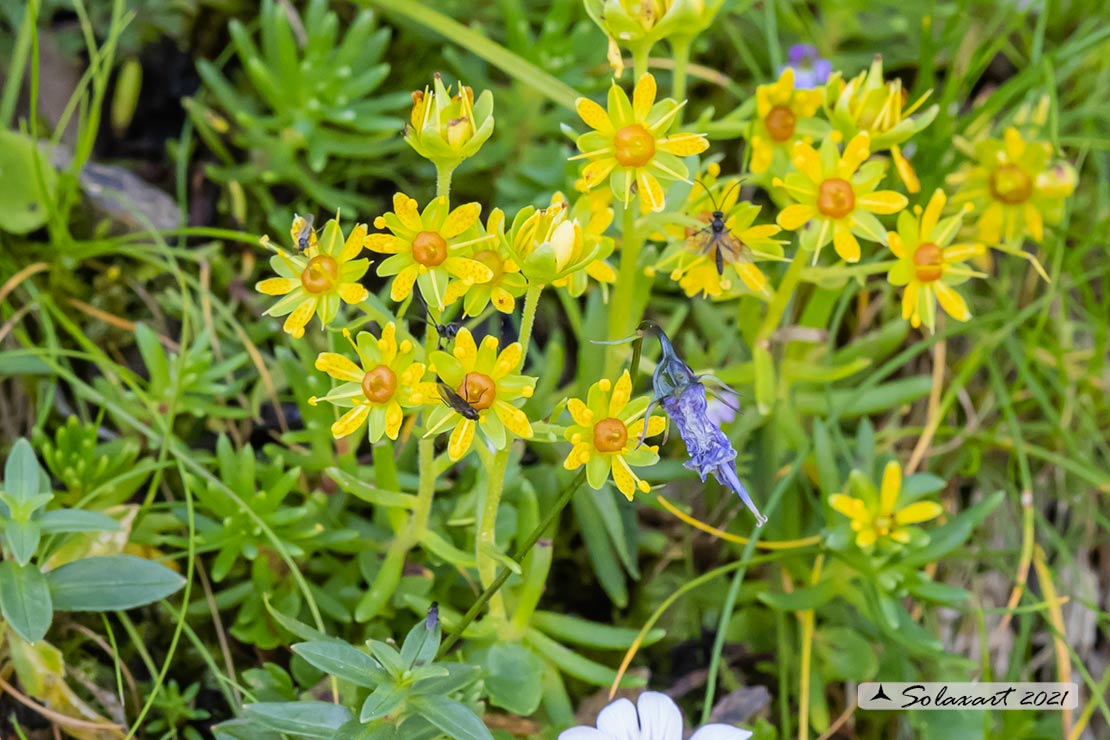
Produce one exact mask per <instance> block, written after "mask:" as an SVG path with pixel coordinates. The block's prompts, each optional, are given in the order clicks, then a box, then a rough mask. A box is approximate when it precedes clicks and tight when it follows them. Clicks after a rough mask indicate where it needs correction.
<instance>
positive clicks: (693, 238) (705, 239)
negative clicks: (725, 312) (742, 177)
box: [686, 181, 752, 275]
mask: <svg viewBox="0 0 1110 740" xmlns="http://www.w3.org/2000/svg"><path fill="white" fill-rule="evenodd" d="M739 184H740V183H739V182H736V183H733V186H732V187H735V186H738V185H739ZM698 185H701V186H702V187H703V188H705V192H706V193H707V194H708V195H709V198H710V200H711V201H712V202H713V211H712V212H711V213H710V214H709V222H708V224H707V225H706V226H703V227H702V228H700V229H697V230H696V231H694V232H693V233H691V234H690V235H689V236H687V237H686V246H687V247H688V248H689V249H690V250H691V251H693V252H696V253H697V254H712V255H713V261H714V263H715V264H716V266H717V274H718V275H724V274H725V263H726V262H727V263H729V264H732V263H734V262H751V261H752V252H751V249H749V248H748V245H746V244H744V242H742V241H741V240H740V237H738V236H736V235H735V234H733V233H732V232H731V231H729V228H728V225H727V224H726V223H725V214H724V211H722V210H721V208H720V206H718V205H717V199H716V198H714V197H713V191H711V190H710V189H709V188H707V187H705V185H702V183H701V182H700V181H699V182H698ZM732 187H730V188H729V189H728V190H726V191H725V193H724V198H722V199H727V198H728V194H729V192H730V191H731V190H732Z"/></svg>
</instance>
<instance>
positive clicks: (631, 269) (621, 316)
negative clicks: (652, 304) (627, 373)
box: [605, 201, 646, 377]
mask: <svg viewBox="0 0 1110 740" xmlns="http://www.w3.org/2000/svg"><path fill="white" fill-rule="evenodd" d="M643 246H644V240H643V235H642V234H639V233H638V232H637V230H636V202H635V201H633V202H631V203H629V204H628V205H627V206H625V209H624V213H623V215H622V216H621V256H620V267H619V268H618V270H617V284H616V286H614V288H613V302H612V303H611V304H610V305H609V339H611V340H612V339H621V338H622V337H626V336H628V335H629V334H631V333H632V330H633V329H634V328H635V327H636V326H637V325H639V323H640V318H641V316H642V315H643V308H642V307H641V308H640V311H639V312H637V311H636V300H635V298H636V283H637V278H638V277H641V276H639V275H637V272H638V268H639V264H640V250H641V249H642V248H643ZM642 282H646V281H642ZM621 352H622V349H621V347H620V346H619V345H612V344H611V345H609V347H608V351H607V352H606V355H605V375H606V377H609V376H611V375H613V374H614V373H616V371H617V368H618V367H620V358H621Z"/></svg>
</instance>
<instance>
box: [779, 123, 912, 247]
mask: <svg viewBox="0 0 1110 740" xmlns="http://www.w3.org/2000/svg"><path fill="white" fill-rule="evenodd" d="M870 155H871V152H870V150H869V149H868V135H867V134H866V133H861V134H858V135H856V137H855V138H853V139H852V140H851V141H849V142H848V144H847V146H845V147H844V153H843V154H838V152H837V148H836V144H835V143H834V142H833V140H832V138H831V137H830V138H827V139H825V140H824V141H823V142H822V144H821V152H820V153H818V152H817V150H815V149H814V148H813V147H812V146H810V145H809V144H807V143H805V142H802V141H799V142H797V143H795V144H794V157H793V164H794V168H795V170H796V171H795V172H791V173H790V174H789V175H787V176H786V179H785V180H780V179H778V178H775V181H774V185H775V187H779V188H782V189H783V190H785V191H786V192H787V193H788V194H789V195H790V197H792V198H793V199H794V200H795V201H797V203H795V204H793V205H789V206H787V207H786V208H784V209H782V211H780V212H779V215H778V219H777V221H778V225H779V226H781V227H782V228H784V229H787V230H788V231H797V230H798V229H800V228H802V227H803V226H806V225H807V224H811V226H810V229H809V230H808V231H807V235H806V236H804V237H803V239H802V244H803V245H804V246H805V247H807V248H809V249H812V250H814V254H813V259H814V262H816V261H817V257H818V255H819V254H820V251H821V248H822V247H824V246H825V245H826V244H828V243H829V242H830V241H832V243H833V247H834V248H835V249H836V253H837V254H838V255H840V257H841V258H843V259H844V260H846V261H848V262H858V261H859V258H860V246H859V241H858V240H857V239H856V236H857V235H858V236H862V237H863V238H864V239H867V240H869V241H873V242H879V243H885V242H886V230H885V229H884V228H883V225H882V224H881V223H880V222H879V219H878V218H876V217H875V214H876V213H878V214H890V213H897V212H898V211H901V210H902V209H903V208H905V207H906V204H907V203H908V202H909V201H908V200H906V196H904V195H902V194H901V193H896V192H894V191H893V190H879V191H876V190H875V187H876V186H877V185H878V184H879V181H880V180H882V178H883V174H884V163H883V162H881V161H878V160H873V161H871V162H867V163H866V164H864V162H865V160H867V158H868V157H869V156H870ZM861 165H862V166H861Z"/></svg>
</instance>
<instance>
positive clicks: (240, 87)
mask: <svg viewBox="0 0 1110 740" xmlns="http://www.w3.org/2000/svg"><path fill="white" fill-rule="evenodd" d="M228 31H229V33H230V35H231V43H232V47H233V48H234V50H235V54H236V57H237V61H238V65H239V70H240V74H239V75H238V76H235V82H234V83H233V82H232V81H230V80H229V79H228V77H227V76H225V75H224V73H223V72H221V70H220V69H219V68H218V67H217V65H215V64H213V63H211V62H209V61H206V60H200V61H198V63H197V70H198V72H199V73H200V76H201V79H202V81H203V83H204V90H205V91H206V93H207V96H206V97H205V98H204V102H201V101H199V100H186V101H185V106H186V108H187V110H188V111H189V114H190V116H191V118H192V120H193V122H194V123H195V124H196V126H197V130H198V132H199V133H200V134H201V136H202V137H203V138H204V140H205V143H206V144H207V145H208V147H209V148H210V149H211V150H212V153H213V154H214V155H215V156H216V157H218V158H219V160H220V164H219V165H215V166H211V167H210V168H209V170H208V173H209V175H210V176H211V177H212V178H213V179H214V180H216V181H217V182H219V183H221V184H223V185H225V186H227V187H228V188H229V193H230V195H231V200H232V204H231V205H232V212H233V215H235V216H236V217H237V218H239V220H244V215H245V211H246V206H245V203H244V202H243V201H242V194H243V191H244V190H246V191H249V193H250V194H251V195H252V196H253V197H254V198H255V199H256V200H257V201H258V202H259V203H260V204H261V205H262V207H263V209H264V212H266V213H273V212H274V211H275V210H276V208H275V204H274V200H273V197H272V196H271V195H270V192H269V191H270V189H271V188H272V187H273V186H274V185H277V184H287V185H291V186H294V187H295V188H296V189H297V190H298V191H299V192H303V193H304V195H305V196H307V197H308V198H309V199H310V200H312V201H315V202H316V203H317V204H319V206H320V207H322V208H324V209H327V210H329V211H330V210H332V209H335V208H336V207H342V208H344V209H346V208H352V209H353V210H356V211H364V212H365V211H368V210H370V203H369V201H367V200H366V199H365V198H362V197H360V196H357V195H356V194H354V193H353V192H347V191H345V190H343V189H341V188H339V187H337V185H338V184H339V183H340V182H348V181H350V180H351V179H352V176H355V175H377V176H388V174H389V171H390V168H389V166H388V165H386V164H383V157H384V156H385V155H387V154H389V153H391V152H393V151H396V150H397V149H399V148H400V147H402V146H403V145H404V143H403V142H402V141H401V138H400V137H399V136H397V135H396V134H397V132H398V131H400V129H401V126H402V124H403V120H402V119H401V118H400V117H398V116H397V115H394V114H395V112H397V111H399V110H400V109H402V108H406V107H407V106H409V105H410V104H411V102H412V101H411V97H410V95H409V94H408V93H386V94H379V95H375V91H377V89H378V88H379V87H380V86H381V84H382V82H383V81H384V80H385V78H386V76H387V75H388V74H389V65H388V64H385V63H382V62H381V59H382V56H383V55H384V53H385V51H386V49H387V48H388V46H389V38H390V31H389V29H387V28H381V29H379V28H377V24H376V22H375V18H374V15H373V13H371V12H370V11H368V10H363V11H361V12H360V13H358V14H357V15H356V16H355V17H354V19H353V20H352V21H351V23H350V24H349V25H348V26H347V27H346V29H345V31H344V33H343V34H342V36H340V22H339V18H338V16H337V15H336V14H335V13H334V12H332V11H330V10H329V9H328V3H327V0H312V1H311V2H309V3H308V7H307V8H306V9H305V11H304V14H303V16H298V15H297V14H296V12H295V11H294V10H292V6H290V5H287V4H278V3H275V2H273V0H265V1H264V2H263V3H262V6H261V9H260V12H259V14H258V31H257V34H252V33H251V32H249V31H248V30H247V27H246V26H244V25H243V24H242V23H240V22H239V21H238V20H233V21H231V23H230V24H229V25H228ZM227 143H230V145H231V146H230V147H229V146H227ZM237 201H238V202H237ZM310 210H311V209H310ZM287 221H288V219H286V222H287Z"/></svg>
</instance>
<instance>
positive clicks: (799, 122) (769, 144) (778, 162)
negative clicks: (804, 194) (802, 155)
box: [751, 67, 829, 174]
mask: <svg viewBox="0 0 1110 740" xmlns="http://www.w3.org/2000/svg"><path fill="white" fill-rule="evenodd" d="M824 100H825V89H824V88H823V87H819V88H816V89H813V90H797V89H795V88H794V69H793V68H792V67H787V68H785V69H784V70H783V71H782V74H781V75H780V76H779V79H778V80H777V81H776V82H774V83H772V84H770V85H760V86H759V87H757V88H756V89H755V113H756V117H755V119H754V120H753V121H752V130H751V146H752V161H751V168H752V172H754V173H756V174H759V173H761V172H766V171H767V170H769V169H773V171H774V172H776V173H779V174H782V173H784V172H785V171H786V169H787V167H789V164H790V155H791V153H792V152H793V149H794V142H796V141H798V140H799V139H817V138H820V137H821V136H823V135H824V134H826V133H827V132H828V130H829V126H828V124H826V123H825V122H824V121H821V120H820V119H818V118H816V117H815V116H814V114H816V113H817V111H818V110H819V109H820V108H821V103H823V102H824ZM772 164H774V165H775V166H774V167H773V168H772Z"/></svg>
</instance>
